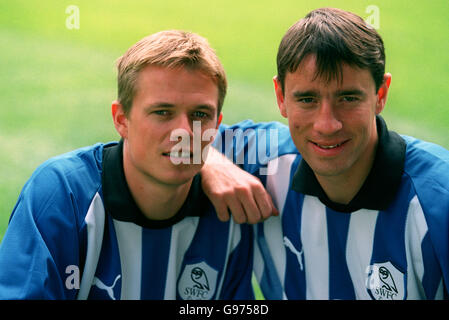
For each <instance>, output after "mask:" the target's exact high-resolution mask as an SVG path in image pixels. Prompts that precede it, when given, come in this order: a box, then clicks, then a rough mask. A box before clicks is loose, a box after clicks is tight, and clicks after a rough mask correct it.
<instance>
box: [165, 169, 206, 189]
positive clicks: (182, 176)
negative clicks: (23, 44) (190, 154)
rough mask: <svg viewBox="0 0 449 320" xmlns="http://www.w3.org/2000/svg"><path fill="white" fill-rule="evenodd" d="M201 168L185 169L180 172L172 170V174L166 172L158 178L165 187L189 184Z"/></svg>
mask: <svg viewBox="0 0 449 320" xmlns="http://www.w3.org/2000/svg"><path fill="white" fill-rule="evenodd" d="M200 169H201V168H185V169H182V170H174V171H172V172H166V173H165V174H163V176H162V177H161V178H160V180H161V181H162V182H163V183H164V184H167V185H182V184H185V183H188V182H190V181H191V180H192V179H193V177H195V175H196V174H197V173H199V172H200Z"/></svg>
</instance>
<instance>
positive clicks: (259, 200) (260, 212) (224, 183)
mask: <svg viewBox="0 0 449 320" xmlns="http://www.w3.org/2000/svg"><path fill="white" fill-rule="evenodd" d="M201 181H202V186H203V190H204V193H205V194H206V195H207V196H208V197H209V199H210V201H211V202H212V204H213V205H214V207H215V210H216V211H217V215H218V218H219V219H220V220H221V221H228V220H229V212H231V213H232V217H233V219H234V221H235V222H236V223H245V222H248V223H251V224H253V223H257V222H261V221H263V220H265V219H267V218H269V217H270V216H271V215H279V212H278V210H277V209H276V208H275V207H274V204H273V201H272V199H271V196H270V195H269V194H268V192H267V191H266V190H265V187H264V186H263V184H262V183H261V182H260V180H259V179H258V178H256V177H254V176H253V175H251V174H249V173H247V172H246V171H244V170H242V169H240V168H239V167H238V166H236V165H235V164H233V163H232V162H231V161H230V160H228V159H227V158H226V157H225V156H224V155H222V154H221V153H220V152H218V151H217V150H215V149H214V148H210V150H209V154H208V157H207V160H206V162H205V164H204V166H203V168H202V170H201Z"/></svg>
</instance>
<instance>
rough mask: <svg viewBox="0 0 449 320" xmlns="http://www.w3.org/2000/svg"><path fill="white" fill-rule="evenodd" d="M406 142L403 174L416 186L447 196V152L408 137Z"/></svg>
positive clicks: (448, 162)
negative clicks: (430, 188)
mask: <svg viewBox="0 0 449 320" xmlns="http://www.w3.org/2000/svg"><path fill="white" fill-rule="evenodd" d="M402 138H403V139H404V140H405V142H406V156H405V164H404V172H405V173H406V174H407V175H408V176H410V178H411V179H412V180H413V182H414V183H417V184H418V185H425V186H430V185H431V186H432V189H433V190H435V191H437V190H438V192H441V193H443V194H446V195H449V151H448V150H446V149H445V148H443V147H441V146H439V145H437V144H434V143H430V142H426V141H422V140H419V139H416V138H413V137H410V136H402Z"/></svg>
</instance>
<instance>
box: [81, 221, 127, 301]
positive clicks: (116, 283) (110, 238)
mask: <svg viewBox="0 0 449 320" xmlns="http://www.w3.org/2000/svg"><path fill="white" fill-rule="evenodd" d="M103 239H104V240H103V243H102V246H101V253H100V258H99V259H98V265H97V270H96V271H95V277H97V278H98V279H99V280H100V281H101V282H103V283H104V284H105V285H106V286H109V287H112V292H113V295H114V299H116V300H119V299H120V296H121V287H122V276H121V273H122V271H121V263H120V253H119V249H118V243H117V236H116V234H115V228H114V223H113V221H112V217H111V216H110V215H106V219H105V228H104V235H103ZM81 274H82V272H81ZM88 299H89V300H97V299H99V300H108V299H112V298H111V297H110V296H109V293H108V292H107V291H106V290H104V289H100V288H99V287H98V286H97V285H95V283H94V285H93V286H92V287H91V290H90V292H89V297H88Z"/></svg>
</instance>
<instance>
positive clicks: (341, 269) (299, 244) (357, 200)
mask: <svg viewBox="0 0 449 320" xmlns="http://www.w3.org/2000/svg"><path fill="white" fill-rule="evenodd" d="M277 67H278V74H277V76H276V77H274V86H275V93H276V98H277V103H278V106H279V109H280V112H281V115H282V116H283V117H285V118H287V119H288V124H289V130H286V129H285V128H282V127H280V126H279V125H274V126H275V127H276V128H278V129H279V130H278V132H279V133H281V135H283V136H284V137H286V136H287V135H289V134H290V135H291V138H292V140H293V141H294V144H295V145H296V148H297V151H294V152H285V151H286V149H288V148H290V147H289V143H290V141H289V139H286V138H285V139H284V141H283V142H279V150H278V155H279V156H278V157H277V158H275V159H273V160H270V161H268V162H267V163H265V164H263V163H256V164H255V165H254V164H253V165H249V164H247V163H244V164H243V167H244V168H245V169H246V170H247V171H249V172H251V173H254V174H256V175H259V176H260V178H261V179H262V180H263V181H264V182H265V185H266V188H267V189H268V191H269V192H270V193H271V195H272V197H273V200H274V203H275V205H276V206H277V208H278V209H279V211H280V216H278V217H273V218H270V219H268V220H267V221H265V222H264V223H263V224H258V225H257V226H256V228H255V231H256V235H255V236H256V242H255V243H256V247H255V259H254V270H255V273H256V276H257V278H258V280H259V283H260V286H261V288H262V291H263V293H264V295H265V297H266V298H268V299H387V300H398V299H443V298H445V299H447V298H448V297H449V294H448V283H449V230H448V226H449V152H448V151H447V150H445V149H443V148H441V147H439V146H437V145H434V144H431V143H427V142H423V141H420V140H418V139H415V138H412V137H409V136H404V135H399V134H397V133H395V132H393V131H389V130H388V129H387V126H386V124H385V121H384V120H383V118H382V117H381V116H380V115H379V114H380V113H381V111H382V110H383V108H384V107H385V104H386V101H387V94H388V91H389V87H390V82H391V75H390V74H389V73H385V53H384V46H383V42H382V39H381V37H380V36H379V34H378V33H377V32H376V31H375V30H374V29H373V28H371V27H370V26H368V25H367V24H366V23H365V21H364V20H363V19H362V18H361V17H359V16H357V15H355V14H353V13H350V12H346V11H343V10H339V9H333V8H322V9H317V10H314V11H312V12H310V13H309V14H308V15H307V16H306V17H305V18H304V19H302V20H300V21H298V22H297V23H295V24H294V25H293V26H292V27H291V28H290V29H289V30H288V31H287V33H286V34H285V35H284V37H283V39H282V41H281V43H280V46H279V51H278V55H277ZM260 127H264V128H267V127H269V126H268V125H267V124H260V125H258V124H254V123H252V122H249V121H246V122H242V123H240V124H237V125H235V126H231V127H223V128H222V129H224V130H234V129H238V130H240V131H245V130H246V129H248V128H250V129H251V130H252V132H253V133H254V134H253V136H248V139H247V141H248V142H247V143H246V144H245V145H244V146H240V147H239V148H234V149H233V150H229V145H226V147H227V150H225V151H226V152H233V153H234V155H236V157H238V156H240V153H241V152H242V151H244V152H247V154H248V158H250V155H251V153H252V152H256V151H255V150H256V149H257V147H258V146H257V143H254V142H257V141H259V140H260V137H259V136H257V129H258V128H260ZM288 131H289V132H288ZM221 140H223V135H222V137H220V138H219V137H217V139H216V141H221ZM298 151H299V152H298ZM263 166H266V169H267V170H266V171H267V172H272V173H273V174H271V175H266V176H263V175H260V174H259V173H258V171H257V170H259V169H260V168H262V167H263ZM272 168H275V169H276V170H272ZM212 169H213V168H212V167H208V170H207V171H205V172H203V181H210V178H208V176H210V177H213V179H214V184H213V185H212V184H210V183H207V184H206V185H207V186H208V187H207V188H206V189H207V193H209V194H216V196H214V201H219V197H218V195H219V193H218V192H215V191H214V190H213V189H218V190H220V188H221V189H222V190H225V189H226V188H223V187H221V185H222V184H220V183H219V182H220V181H221V180H222V179H221V175H222V174H221V171H219V170H216V172H212V173H211V172H210V171H209V170H212ZM225 184H227V185H232V183H230V182H229V181H225ZM211 190H212V191H211ZM218 206H219V205H218Z"/></svg>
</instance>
